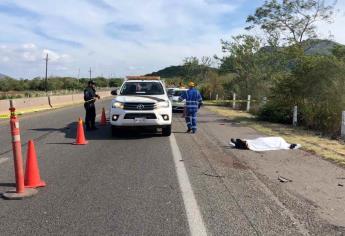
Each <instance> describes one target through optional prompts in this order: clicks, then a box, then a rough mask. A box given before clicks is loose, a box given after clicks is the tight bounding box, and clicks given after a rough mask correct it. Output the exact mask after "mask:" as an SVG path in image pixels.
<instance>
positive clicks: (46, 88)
mask: <svg viewBox="0 0 345 236" xmlns="http://www.w3.org/2000/svg"><path fill="white" fill-rule="evenodd" d="M45 60H46V78H45V90H46V94H48V60H49V58H48V53H47V55H46V59H45Z"/></svg>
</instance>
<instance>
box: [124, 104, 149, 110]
mask: <svg viewBox="0 0 345 236" xmlns="http://www.w3.org/2000/svg"><path fill="white" fill-rule="evenodd" d="M155 108H156V106H155V103H132V102H126V103H125V104H124V108H123V109H124V110H128V111H152V110H154V109H155Z"/></svg>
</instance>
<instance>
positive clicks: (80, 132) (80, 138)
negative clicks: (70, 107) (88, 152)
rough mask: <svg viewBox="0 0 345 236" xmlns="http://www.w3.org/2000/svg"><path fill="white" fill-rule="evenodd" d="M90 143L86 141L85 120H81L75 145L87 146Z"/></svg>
mask: <svg viewBox="0 0 345 236" xmlns="http://www.w3.org/2000/svg"><path fill="white" fill-rule="evenodd" d="M87 143H88V142H87V141H86V139H85V135H84V127H83V120H82V119H81V118H79V121H78V127H77V137H76V139H75V142H74V143H73V144H74V145H85V144H87Z"/></svg>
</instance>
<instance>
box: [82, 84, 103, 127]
mask: <svg viewBox="0 0 345 236" xmlns="http://www.w3.org/2000/svg"><path fill="white" fill-rule="evenodd" d="M96 98H98V99H100V96H99V95H97V94H96V84H95V82H93V81H92V80H90V81H89V82H88V83H87V87H86V88H85V89H84V101H85V103H84V107H85V111H86V115H85V126H86V130H95V129H97V128H96V126H95V119H96V107H95V101H96Z"/></svg>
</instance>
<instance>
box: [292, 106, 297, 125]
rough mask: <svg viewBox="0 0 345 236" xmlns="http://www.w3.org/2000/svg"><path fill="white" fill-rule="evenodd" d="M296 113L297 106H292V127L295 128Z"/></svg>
mask: <svg viewBox="0 0 345 236" xmlns="http://www.w3.org/2000/svg"><path fill="white" fill-rule="evenodd" d="M297 111H298V108H297V106H294V107H293V118H292V125H293V126H297Z"/></svg>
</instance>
